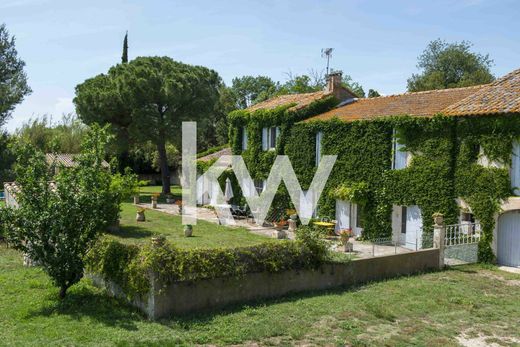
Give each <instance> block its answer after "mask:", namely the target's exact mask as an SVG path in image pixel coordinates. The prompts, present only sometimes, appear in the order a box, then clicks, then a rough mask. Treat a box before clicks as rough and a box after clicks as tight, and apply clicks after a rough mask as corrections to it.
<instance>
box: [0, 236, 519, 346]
mask: <svg viewBox="0 0 520 347" xmlns="http://www.w3.org/2000/svg"><path fill="white" fill-rule="evenodd" d="M21 262H22V259H21V256H20V254H19V253H18V252H16V251H13V250H11V249H5V248H4V247H3V246H0V312H1V314H0V341H1V342H0V345H18V346H41V345H67V346H72V345H78V346H79V345H81V346H89V345H90V346H113V345H117V346H129V345H131V346H136V345H140V346H154V345H155V346H177V345H194V344H213V345H226V344H252V343H258V344H260V345H283V346H289V345H295V344H309V345H323V344H327V345H338V346H339V345H341V346H343V345H349V344H351V345H354V346H364V345H389V346H405V345H419V346H450V345H451V346H453V345H456V340H455V337H456V336H458V335H459V334H460V333H461V332H465V333H466V334H467V335H469V336H477V333H481V334H484V335H485V336H488V342H491V341H496V340H497V339H501V340H502V343H504V341H506V340H504V339H505V338H516V339H520V330H519V329H518V326H520V300H518V298H519V297H520V276H519V275H512V274H508V273H504V272H501V271H498V270H497V269H496V268H495V267H485V266H479V265H472V266H460V267H455V268H452V269H451V270H448V271H445V272H437V273H429V274H424V275H420V276H416V277H403V278H400V279H395V280H390V281H386V282H379V283H373V284H368V285H365V286H361V287H357V288H353V289H351V290H337V291H328V292H319V293H308V294H304V295H293V296H290V297H287V298H284V299H279V300H271V301H266V302H263V303H256V304H249V305H242V306H235V307H232V308H229V309H227V310H222V311H218V312H213V313H206V314H201V315H196V316H190V317H177V318H172V319H168V320H162V321H159V322H150V321H148V320H146V319H145V318H143V317H142V316H140V315H139V314H138V313H137V312H136V311H135V310H133V309H131V308H128V307H127V306H125V305H123V304H121V303H120V302H119V301H117V300H115V299H112V298H109V297H108V296H106V295H105V293H104V291H102V290H100V289H97V288H94V287H93V286H91V285H90V283H89V281H87V280H85V279H84V280H82V281H81V282H80V283H79V284H77V285H75V286H73V287H72V288H71V290H70V293H69V295H68V296H67V298H66V299H65V300H64V301H61V302H60V301H59V300H58V299H57V295H56V294H57V289H56V288H54V287H53V286H52V285H51V283H50V282H49V280H48V278H47V277H46V276H45V275H44V274H43V273H42V271H41V270H40V269H37V268H24V267H23V266H22V265H21ZM492 336H493V337H492ZM509 341H510V342H511V340H509Z"/></svg>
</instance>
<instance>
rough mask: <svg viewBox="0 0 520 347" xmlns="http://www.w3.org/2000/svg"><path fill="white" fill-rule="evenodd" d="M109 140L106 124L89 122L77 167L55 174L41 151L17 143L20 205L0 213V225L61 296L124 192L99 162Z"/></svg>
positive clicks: (111, 218) (78, 273)
mask: <svg viewBox="0 0 520 347" xmlns="http://www.w3.org/2000/svg"><path fill="white" fill-rule="evenodd" d="M108 140H109V136H108V132H107V129H106V128H100V127H99V126H93V127H92V130H91V131H90V132H89V133H87V135H86V137H85V140H84V143H83V150H82V153H81V154H80V155H79V156H77V157H76V162H77V166H76V167H72V168H61V170H60V171H59V173H58V174H57V175H56V176H54V177H51V174H50V172H51V171H52V170H49V167H48V164H47V163H46V161H45V156H44V154H43V153H42V152H40V151H38V150H37V149H35V148H34V147H33V146H31V145H26V144H24V145H20V146H18V148H17V154H18V156H17V165H16V167H15V173H16V178H17V184H18V187H19V188H20V191H19V192H18V193H17V195H16V199H17V202H18V205H19V207H18V208H14V209H12V208H11V209H6V210H5V211H3V212H2V214H3V216H4V217H3V218H2V220H3V228H4V230H7V236H8V239H9V241H10V242H11V243H13V244H14V246H15V248H17V249H19V250H21V251H22V252H24V253H25V254H26V256H27V257H29V258H30V259H31V260H32V261H34V262H36V263H37V264H39V265H41V266H42V268H43V270H44V271H45V272H46V273H47V274H48V275H49V276H50V277H51V278H52V280H53V282H54V284H55V285H56V286H58V287H59V288H60V292H59V296H60V298H64V297H65V295H66V292H67V289H68V288H69V287H70V286H72V285H73V284H75V283H77V282H78V281H79V280H80V279H81V278H82V277H83V268H84V264H83V259H84V256H85V254H86V253H87V252H88V250H89V249H90V248H91V246H92V245H93V243H94V242H95V241H96V239H97V238H98V235H99V234H100V232H102V231H103V230H104V229H105V228H106V227H107V226H108V225H110V224H111V223H113V222H114V219H115V218H117V215H118V213H119V202H120V199H121V195H122V194H121V192H120V190H116V189H113V188H112V176H111V174H110V172H109V170H107V169H106V168H105V167H103V165H102V162H103V159H104V156H105V146H106V144H107V143H108ZM6 216H8V218H7V217H6Z"/></svg>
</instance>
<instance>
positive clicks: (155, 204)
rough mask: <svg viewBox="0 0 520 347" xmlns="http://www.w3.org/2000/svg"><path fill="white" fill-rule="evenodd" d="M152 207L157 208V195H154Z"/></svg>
mask: <svg viewBox="0 0 520 347" xmlns="http://www.w3.org/2000/svg"><path fill="white" fill-rule="evenodd" d="M151 205H152V208H157V197H156V196H152V203H151Z"/></svg>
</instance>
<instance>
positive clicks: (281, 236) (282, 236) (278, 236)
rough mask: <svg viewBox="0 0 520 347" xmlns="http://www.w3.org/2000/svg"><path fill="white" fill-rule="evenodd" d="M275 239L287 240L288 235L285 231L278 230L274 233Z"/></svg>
mask: <svg viewBox="0 0 520 347" xmlns="http://www.w3.org/2000/svg"><path fill="white" fill-rule="evenodd" d="M273 237H274V238H275V239H280V240H281V239H286V238H287V233H286V232H285V230H283V229H276V230H275V231H273Z"/></svg>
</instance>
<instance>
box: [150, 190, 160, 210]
mask: <svg viewBox="0 0 520 347" xmlns="http://www.w3.org/2000/svg"><path fill="white" fill-rule="evenodd" d="M159 196H161V193H153V194H152V208H157V200H158V199H159Z"/></svg>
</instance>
